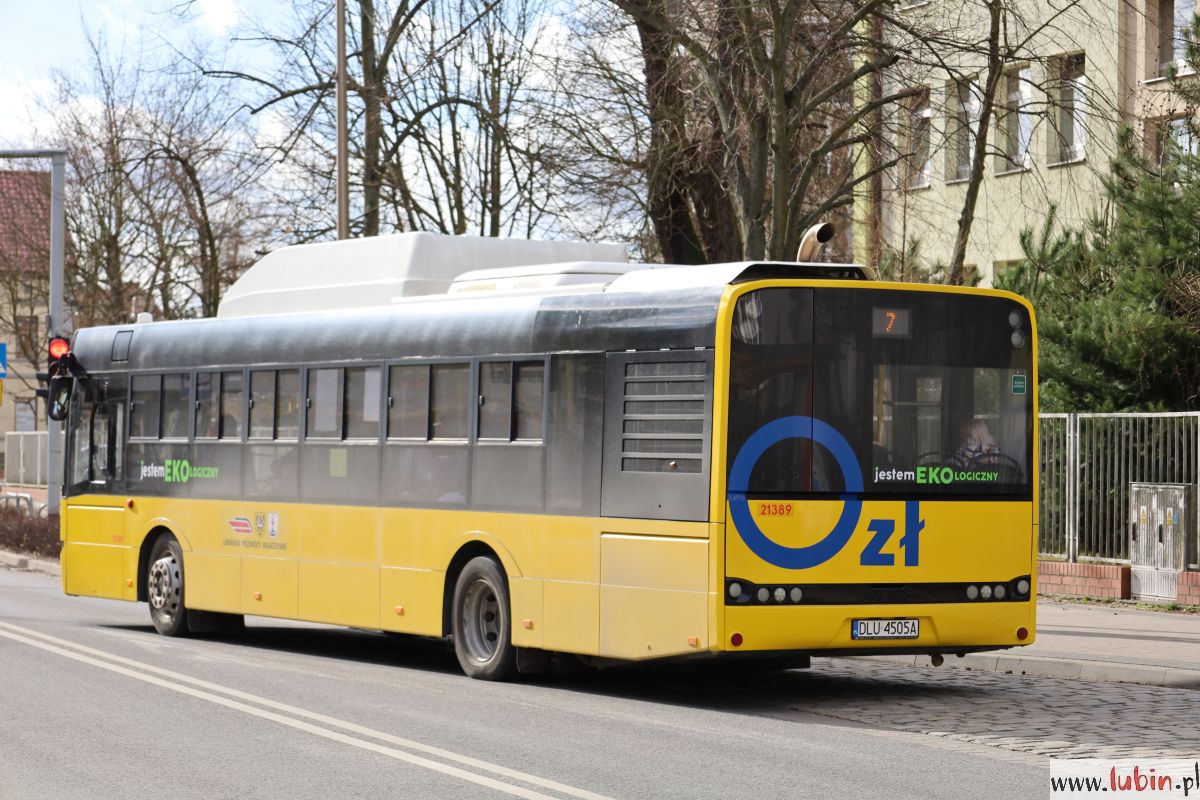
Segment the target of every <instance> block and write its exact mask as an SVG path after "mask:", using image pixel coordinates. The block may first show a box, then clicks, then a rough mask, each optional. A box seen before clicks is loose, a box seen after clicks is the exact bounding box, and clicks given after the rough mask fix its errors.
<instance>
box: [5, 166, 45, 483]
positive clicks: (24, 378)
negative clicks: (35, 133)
mask: <svg viewBox="0 0 1200 800" xmlns="http://www.w3.org/2000/svg"><path fill="white" fill-rule="evenodd" d="M49 276H50V173H48V172H41V171H30V170H0V342H3V343H4V344H5V345H6V348H5V349H6V352H7V360H8V364H7V373H8V374H7V377H5V378H4V379H3V380H4V387H3V392H2V394H0V454H3V452H4V434H5V433H7V432H8V431H32V430H39V429H44V428H45V426H46V423H45V414H44V412H41V413H39V409H40V408H41V407H40V406H39V404H38V401H37V397H36V395H35V394H34V392H35V390H36V389H37V385H38V384H37V377H36V373H37V371H38V370H39V369H42V368H44V367H43V366H42V365H44V364H45V358H44V356H42V352H43V351H44V349H45V347H46V319H45V313H46V304H47V292H48V289H49ZM39 357H40V360H39ZM34 361H36V364H35V363H33V362H34ZM0 458H2V455H0ZM2 463H3V462H2V461H0V464H2Z"/></svg>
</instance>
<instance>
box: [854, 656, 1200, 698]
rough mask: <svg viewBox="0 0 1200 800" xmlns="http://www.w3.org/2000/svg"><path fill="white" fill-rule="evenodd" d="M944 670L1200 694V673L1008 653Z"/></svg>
mask: <svg viewBox="0 0 1200 800" xmlns="http://www.w3.org/2000/svg"><path fill="white" fill-rule="evenodd" d="M861 658H864V659H868V660H872V661H875V660H880V661H891V662H893V663H898V664H911V665H913V666H917V667H930V666H932V665H931V664H930V662H929V656H862V657H861ZM942 666H943V667H950V668H953V669H973V670H980V671H984V672H1005V673H1010V674H1013V675H1037V676H1040V677H1043V678H1069V679H1073V680H1084V681H1103V682H1105V683H1139V684H1145V685H1149V686H1163V687H1169V688H1172V689H1197V690H1200V670H1194V669H1178V668H1175V667H1155V666H1149V665H1146V664H1124V663H1120V662H1115V661H1088V660H1086V659H1078V658H1051V657H1048V656H1027V655H1011V654H1007V653H968V654H967V655H966V656H964V657H963V658H956V657H955V656H946V661H945V663H944V664H943V665H942Z"/></svg>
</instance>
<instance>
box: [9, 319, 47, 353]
mask: <svg viewBox="0 0 1200 800" xmlns="http://www.w3.org/2000/svg"><path fill="white" fill-rule="evenodd" d="M13 327H14V328H16V331H15V332H16V334H17V343H18V346H19V347H20V348H21V350H22V351H23V352H26V353H35V352H38V348H39V347H40V346H41V344H42V337H41V336H39V335H38V318H37V316H36V315H34V314H20V315H18V316H17V318H16V324H15V325H14V326H13Z"/></svg>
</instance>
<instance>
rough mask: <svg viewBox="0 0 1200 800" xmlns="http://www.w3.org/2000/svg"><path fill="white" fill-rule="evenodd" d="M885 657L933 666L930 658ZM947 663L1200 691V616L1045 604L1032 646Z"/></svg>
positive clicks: (971, 667) (1039, 610)
mask: <svg viewBox="0 0 1200 800" xmlns="http://www.w3.org/2000/svg"><path fill="white" fill-rule="evenodd" d="M882 658H883V659H885V660H889V661H896V662H899V663H906V664H917V665H928V664H929V658H928V657H926V656H917V657H913V656H895V657H892V656H885V657H882ZM946 666H948V667H951V668H966V669H973V670H986V671H992V672H1010V673H1013V674H1017V675H1021V674H1024V675H1040V676H1043V677H1053V678H1083V679H1087V680H1095V681H1115V682H1120V683H1141V684H1148V685H1151V686H1170V687H1178V688H1187V689H1197V690H1200V614H1180V613H1172V612H1166V611H1141V610H1137V609H1126V608H1112V607H1108V606H1104V605H1085V604H1082V603H1061V602H1046V601H1043V602H1041V603H1038V619H1037V641H1036V642H1034V643H1033V644H1032V645H1029V646H1028V647H1019V648H1012V649H1010V650H1001V651H997V652H995V653H973V654H969V655H967V656H966V657H965V658H961V659H960V658H954V657H947V659H946Z"/></svg>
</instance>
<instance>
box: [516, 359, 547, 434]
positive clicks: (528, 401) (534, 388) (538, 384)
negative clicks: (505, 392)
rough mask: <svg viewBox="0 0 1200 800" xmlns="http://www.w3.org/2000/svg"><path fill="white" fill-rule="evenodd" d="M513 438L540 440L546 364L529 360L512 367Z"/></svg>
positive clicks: (543, 415) (543, 414)
mask: <svg viewBox="0 0 1200 800" xmlns="http://www.w3.org/2000/svg"><path fill="white" fill-rule="evenodd" d="M513 382H514V384H515V388H514V390H513V398H514V403H513V438H514V439H520V440H521V441H541V439H542V420H543V418H544V417H545V413H544V410H543V405H542V404H543V401H544V396H545V385H546V365H545V364H544V363H542V362H541V361H529V362H525V363H521V364H517V365H515V367H514V372H513Z"/></svg>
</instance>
